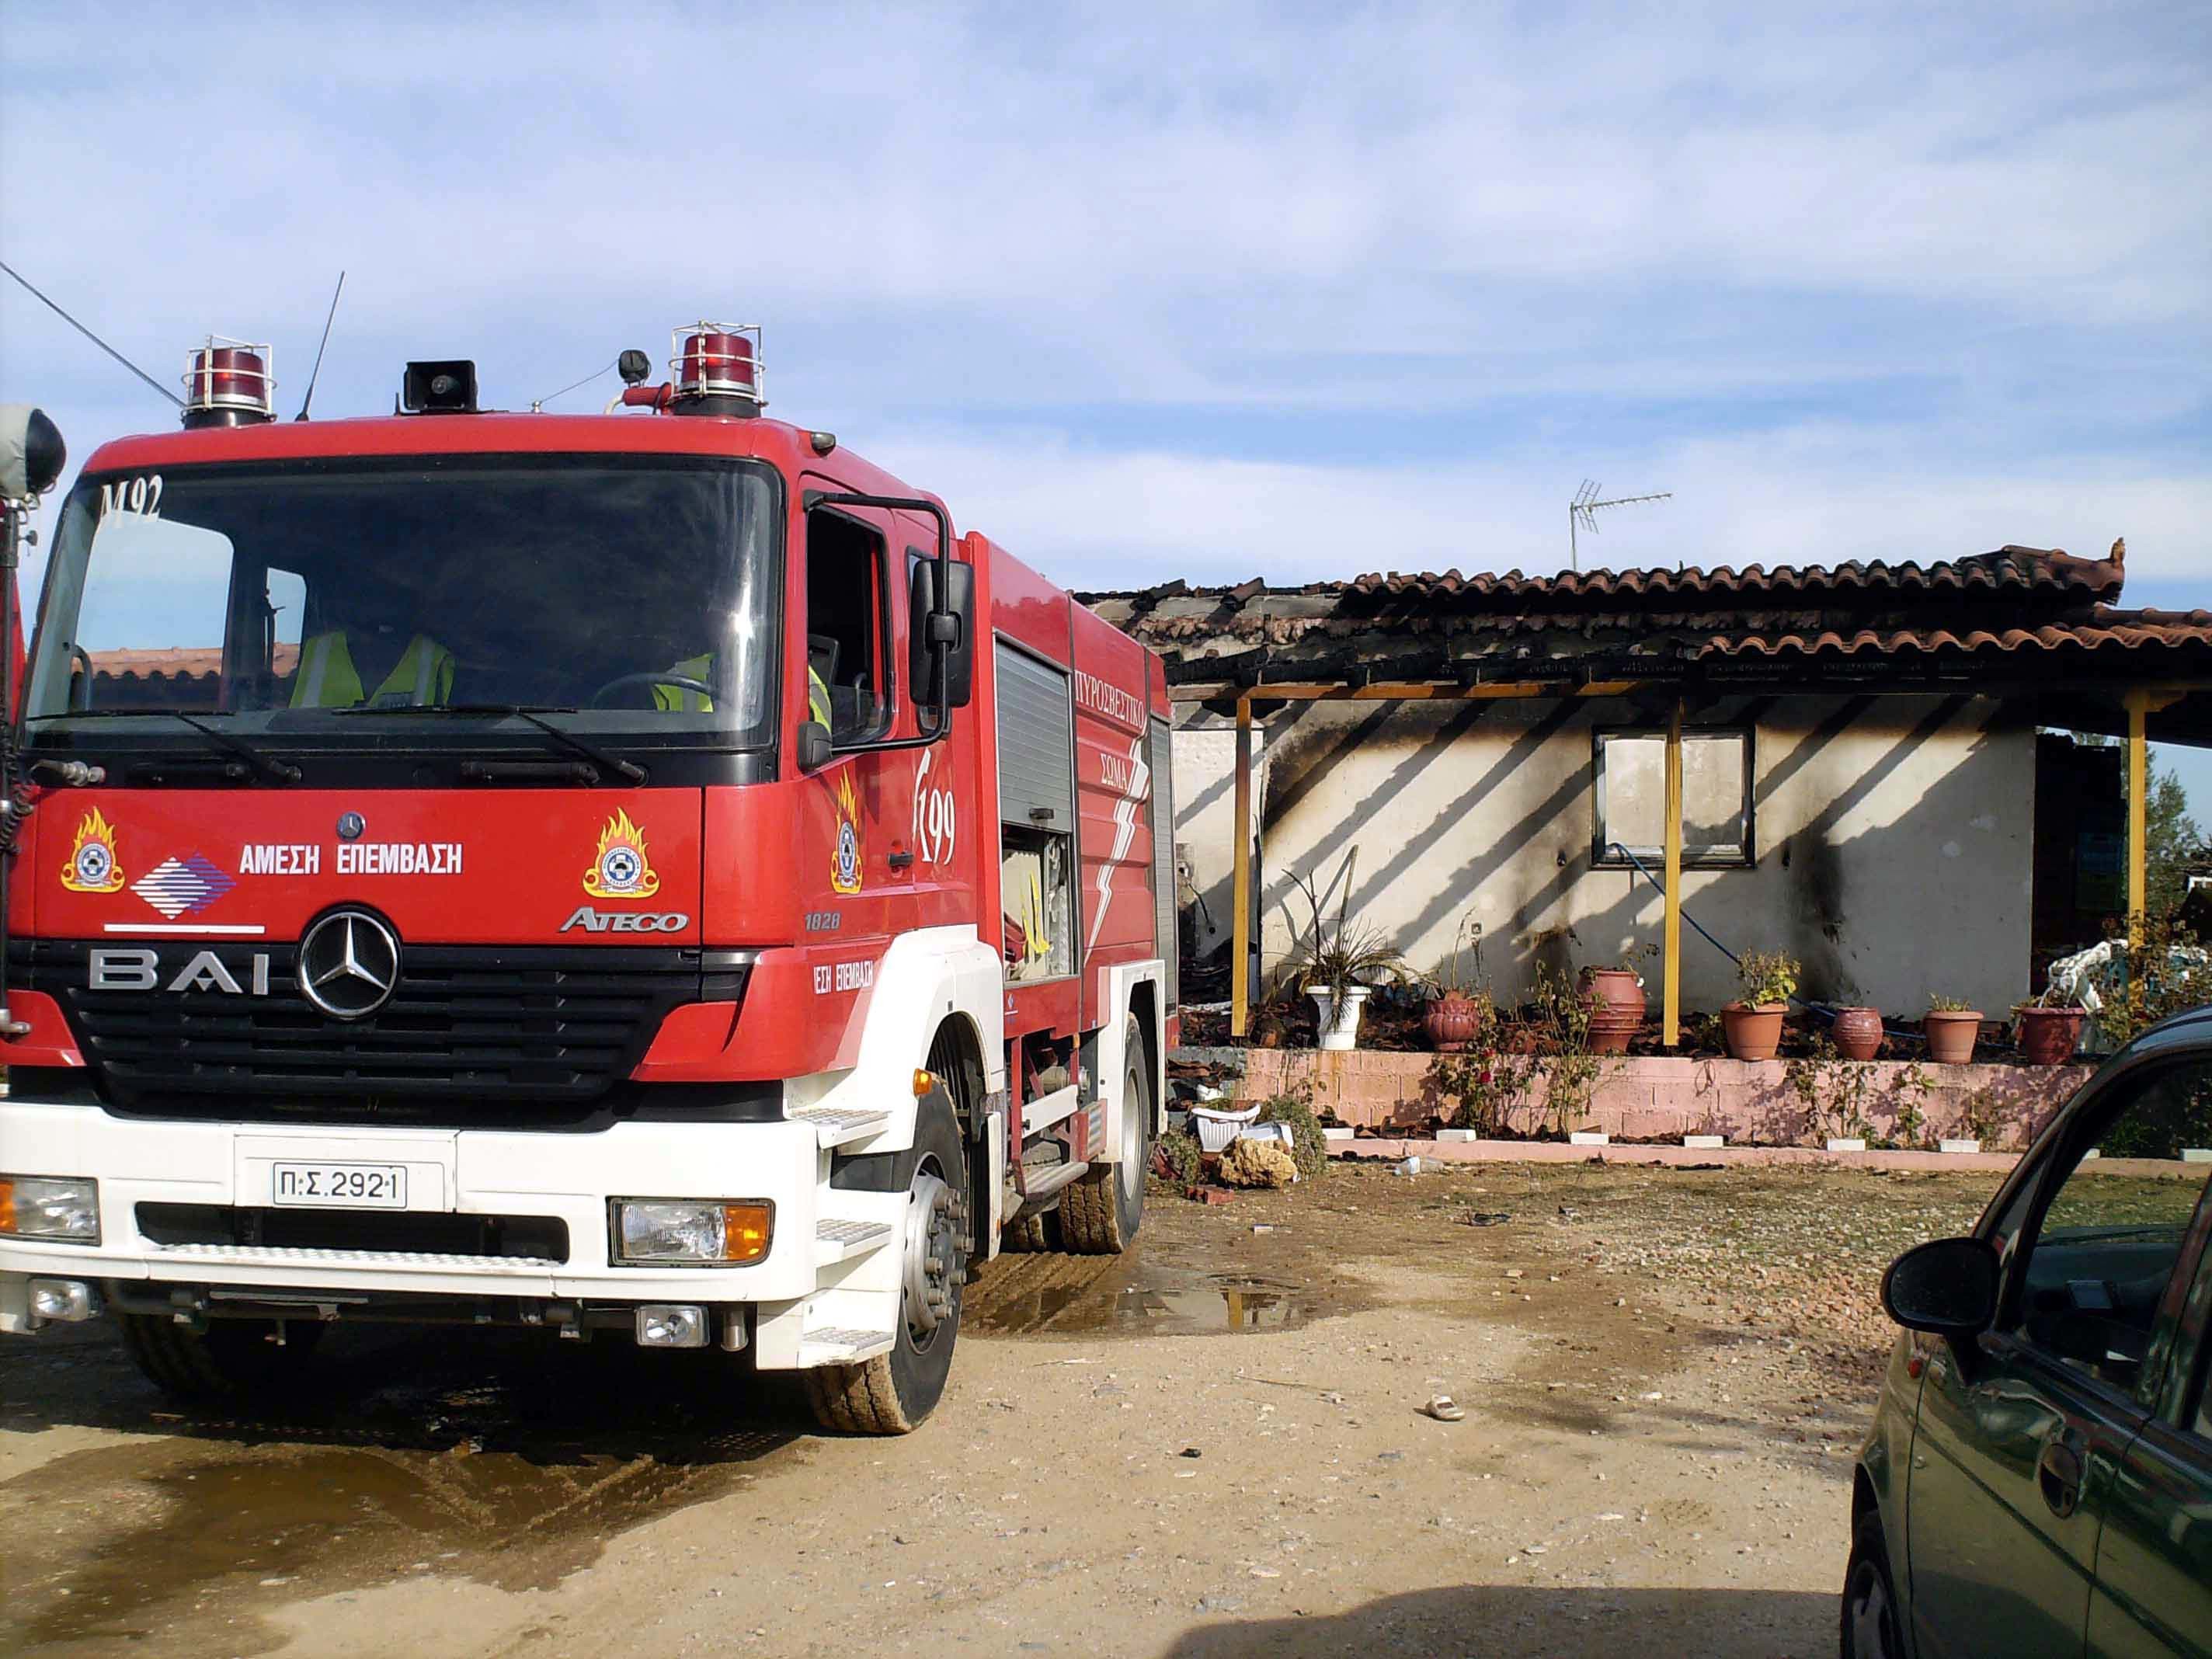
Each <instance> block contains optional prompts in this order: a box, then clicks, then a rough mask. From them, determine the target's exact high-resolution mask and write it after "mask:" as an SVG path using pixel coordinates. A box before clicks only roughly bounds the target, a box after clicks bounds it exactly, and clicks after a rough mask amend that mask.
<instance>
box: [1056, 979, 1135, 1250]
mask: <svg viewBox="0 0 2212 1659" xmlns="http://www.w3.org/2000/svg"><path fill="white" fill-rule="evenodd" d="M1121 1052H1122V1054H1123V1055H1124V1056H1125V1057H1126V1058H1125V1064H1126V1066H1127V1077H1126V1078H1125V1079H1124V1081H1123V1083H1122V1085H1121V1145H1120V1146H1116V1147H1115V1149H1114V1163H1113V1164H1111V1165H1110V1166H1109V1167H1108V1168H1106V1169H1103V1170H1092V1171H1091V1173H1090V1174H1089V1175H1087V1176H1084V1177H1083V1179H1082V1180H1080V1181H1079V1182H1076V1183H1075V1184H1074V1185H1073V1187H1070V1188H1068V1189H1067V1192H1066V1194H1065V1195H1064V1196H1063V1197H1062V1198H1061V1199H1060V1237H1062V1238H1064V1239H1066V1241H1067V1248H1068V1249H1071V1250H1073V1251H1074V1252H1075V1253H1076V1254H1077V1255H1121V1252H1122V1251H1124V1250H1126V1249H1128V1248H1129V1246H1130V1245H1132V1244H1133V1243H1136V1239H1137V1228H1138V1226H1139V1225H1140V1224H1141V1223H1142V1222H1143V1220H1144V1218H1145V1168H1146V1164H1149V1163H1150V1162H1151V1161H1152V1065H1151V1062H1150V1060H1149V1059H1148V1057H1147V1056H1146V1053H1145V1032H1144V1028H1143V1027H1142V1026H1140V1025H1139V1024H1137V1017H1136V1016H1135V1015H1134V1014H1132V1015H1130V1016H1129V1022H1128V1024H1127V1027H1125V1028H1124V1030H1123V1031H1122V1034H1121Z"/></svg>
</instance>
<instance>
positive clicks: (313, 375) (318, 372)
mask: <svg viewBox="0 0 2212 1659" xmlns="http://www.w3.org/2000/svg"><path fill="white" fill-rule="evenodd" d="M344 292H345V272H343V270H342V271H340V272H338V285H337V289H335V290H333V291H332V293H331V308H330V311H329V313H327V314H326V315H325V317H324V318H323V340H322V345H319V346H317V347H316V348H315V366H314V367H313V368H311V369H309V370H308V371H307V396H306V397H304V398H301V399H300V412H299V413H298V414H297V415H295V416H293V417H292V418H293V419H294V420H295V421H304V420H306V419H307V405H308V404H312V403H313V402H314V401H315V382H316V381H317V380H320V379H321V378H322V374H323V347H324V346H327V345H328V344H330V343H331V324H332V323H333V322H335V321H336V320H337V314H338V295H341V294H343V293H344Z"/></svg>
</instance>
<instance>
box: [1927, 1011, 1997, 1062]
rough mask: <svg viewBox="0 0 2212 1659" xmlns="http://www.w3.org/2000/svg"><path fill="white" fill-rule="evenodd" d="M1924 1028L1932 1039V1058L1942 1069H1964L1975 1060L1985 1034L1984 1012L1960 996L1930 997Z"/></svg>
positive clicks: (1929, 1047)
mask: <svg viewBox="0 0 2212 1659" xmlns="http://www.w3.org/2000/svg"><path fill="white" fill-rule="evenodd" d="M1920 1029H1921V1030H1922V1031H1923V1033H1924V1034H1925V1035H1926V1036H1927V1038H1928V1058H1929V1059H1930V1060H1934V1061H1935V1062H1936V1064H1937V1065H1938V1066H1964V1065H1966V1063H1967V1062H1968V1061H1969V1060H1972V1059H1973V1057H1974V1040H1975V1039H1976V1038H1977V1037H1978V1036H1981V1034H1982V1013H1981V1010H1980V1009H1978V1008H1969V1007H1968V1006H1966V1004H1965V1003H1963V1002H1961V1001H1960V1000H1958V998H1956V997H1947V996H1930V997H1929V999H1928V1013H1927V1016H1926V1018H1923V1019H1922V1020H1921V1022H1920Z"/></svg>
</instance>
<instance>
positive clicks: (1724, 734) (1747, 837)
mask: <svg viewBox="0 0 2212 1659" xmlns="http://www.w3.org/2000/svg"><path fill="white" fill-rule="evenodd" d="M1614 738H1640V739H1647V740H1648V739H1651V738H1657V739H1658V740H1659V741H1661V742H1662V743H1663V742H1664V741H1665V740H1666V738H1667V727H1665V726H1592V727H1591V728H1590V862H1591V864H1592V866H1594V867H1595V868H1597V869H1600V870H1629V869H1633V868H1634V867H1635V865H1634V864H1633V863H1632V862H1631V861H1630V860H1629V859H1627V858H1624V857H1622V856H1621V855H1620V854H1618V853H1616V852H1614V851H1613V843H1614V842H1620V844H1621V845H1622V846H1624V847H1626V848H1627V850H1628V852H1629V853H1630V854H1633V856H1634V858H1635V860H1638V861H1639V862H1642V863H1644V864H1645V865H1647V866H1649V865H1651V864H1655V863H1657V862H1659V861H1660V860H1663V859H1664V858H1665V857H1666V855H1667V849H1666V848H1665V847H1663V846H1660V847H1652V848H1644V847H1637V846H1633V845H1631V844H1630V843H1629V842H1626V840H1624V839H1623V838H1622V837H1620V836H1611V835H1607V833H1606V829H1607V824H1606V745H1607V744H1608V743H1610V742H1611V741H1612V740H1613V739H1614ZM1712 738H1740V739H1741V742H1742V744H1743V839H1742V841H1741V843H1740V844H1735V845H1730V846H1725V847H1714V846H1704V847H1695V848H1693V847H1692V846H1691V845H1690V844H1689V843H1688V842H1684V843H1683V847H1682V867H1683V868H1684V869H1685V870H1754V869H1757V868H1758V867H1759V823H1758V781H1759V728H1758V727H1757V726H1751V725H1745V724H1741V723H1737V722H1730V721H1723V722H1719V723H1716V724H1712V725H1706V726H1684V727H1683V728H1682V741H1683V743H1684V744H1689V743H1692V742H1699V741H1707V740H1711V739H1712Z"/></svg>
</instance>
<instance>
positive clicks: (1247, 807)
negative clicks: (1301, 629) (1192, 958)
mask: <svg viewBox="0 0 2212 1659" xmlns="http://www.w3.org/2000/svg"><path fill="white" fill-rule="evenodd" d="M1236 813H1237V824H1236V836H1237V845H1236V848H1235V850H1234V851H1233V852H1232V853H1231V876H1230V880H1231V884H1232V886H1233V888H1234V890H1233V891H1232V892H1231V895H1230V899H1229V915H1230V917H1231V921H1230V924H1229V951H1230V957H1229V1035H1230V1036H1232V1037H1241V1036H1243V1035H1244V1033H1245V1030H1246V1028H1247V1026H1248V1025H1249V1024H1250V1022H1251V1018H1252V984H1251V975H1252V968H1251V963H1252V699H1251V698H1250V697H1249V696H1241V697H1239V698H1237V806H1236Z"/></svg>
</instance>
